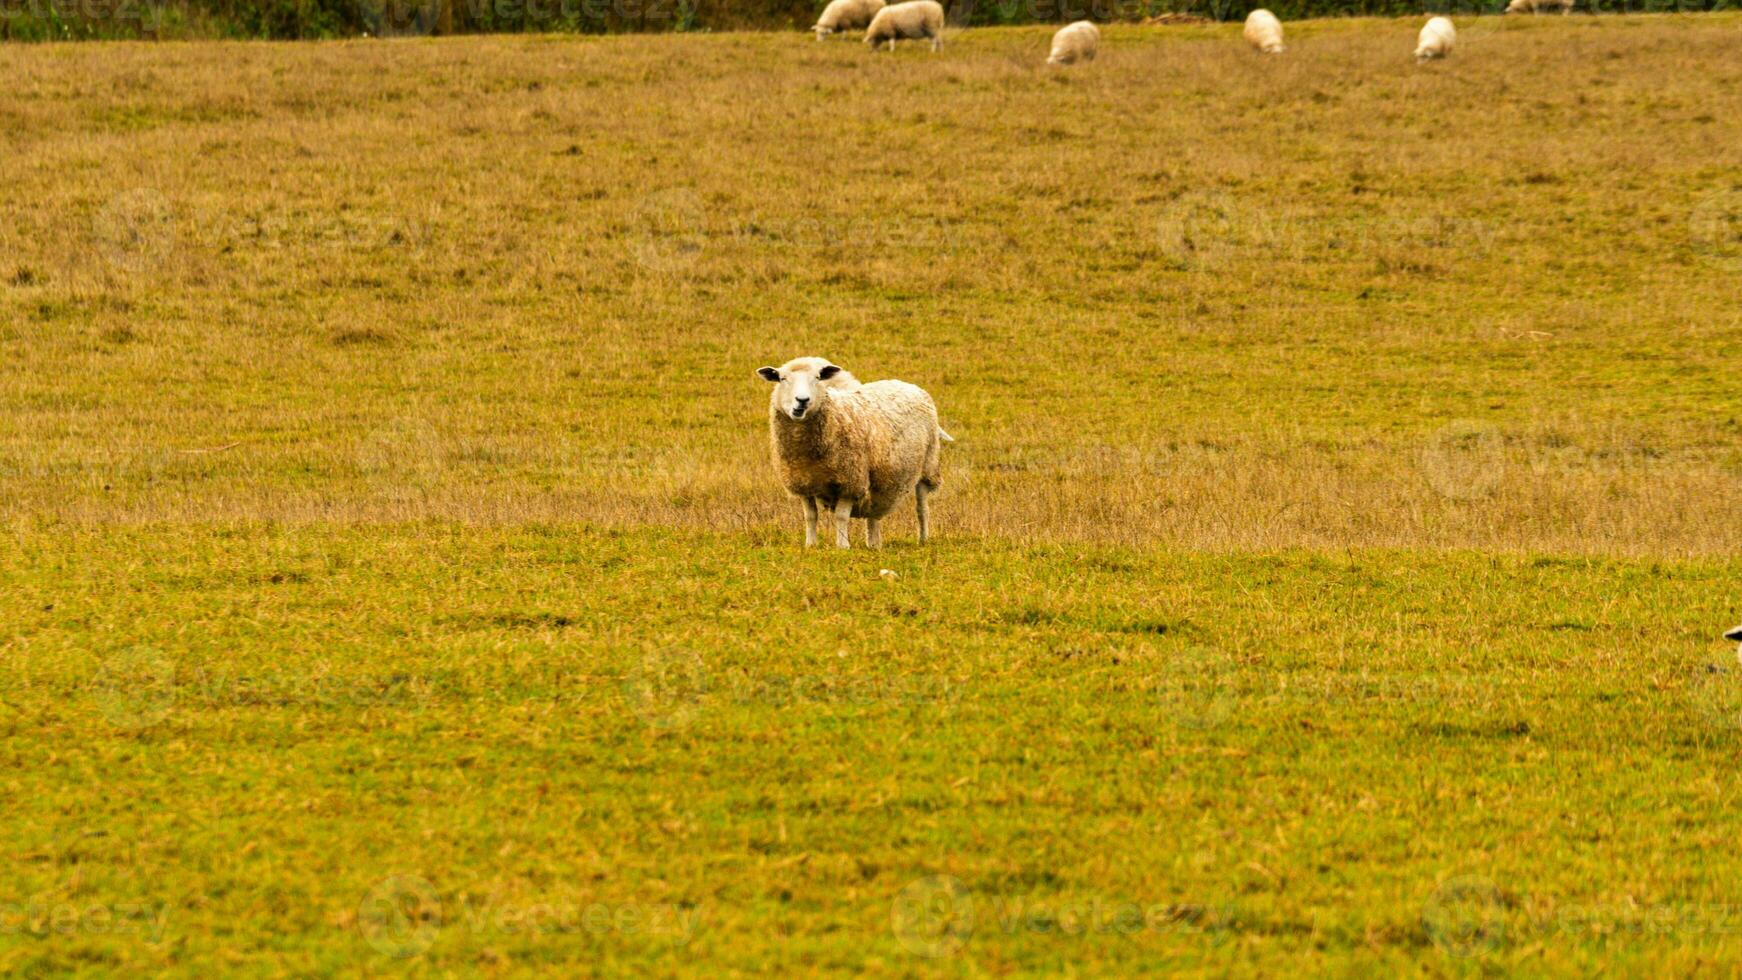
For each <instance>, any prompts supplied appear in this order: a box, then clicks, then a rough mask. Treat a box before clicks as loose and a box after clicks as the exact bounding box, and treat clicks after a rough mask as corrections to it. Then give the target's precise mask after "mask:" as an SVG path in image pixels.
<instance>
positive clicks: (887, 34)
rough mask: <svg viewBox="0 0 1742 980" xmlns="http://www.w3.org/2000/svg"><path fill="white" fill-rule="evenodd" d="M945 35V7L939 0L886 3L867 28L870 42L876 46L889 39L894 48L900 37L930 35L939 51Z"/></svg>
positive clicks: (923, 36) (891, 46)
mask: <svg viewBox="0 0 1742 980" xmlns="http://www.w3.org/2000/svg"><path fill="white" fill-rule="evenodd" d="M943 37H944V8H943V5H941V4H939V3H938V2H937V0H908V2H907V3H898V4H893V5H891V6H888V7H884V8H883V9H882V10H879V11H878V12H877V16H876V17H873V18H872V19H871V26H870V27H868V28H866V29H865V43H866V44H869V45H871V46H872V47H873V48H875V47H877V46H878V45H880V44H882V43H883V42H884V41H888V42H889V49H890V50H891V51H893V50H895V42H896V41H897V40H908V39H915V38H930V39H931V49H932V50H933V51H936V50H937V49H938V48H939V47H941V46H942V45H943Z"/></svg>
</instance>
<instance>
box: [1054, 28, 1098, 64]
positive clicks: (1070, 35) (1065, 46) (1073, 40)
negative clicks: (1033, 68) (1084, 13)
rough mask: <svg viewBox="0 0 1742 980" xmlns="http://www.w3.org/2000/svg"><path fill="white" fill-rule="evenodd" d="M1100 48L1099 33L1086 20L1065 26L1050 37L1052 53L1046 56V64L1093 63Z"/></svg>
mask: <svg viewBox="0 0 1742 980" xmlns="http://www.w3.org/2000/svg"><path fill="white" fill-rule="evenodd" d="M1100 46H1101V32H1100V30H1099V29H1098V28H1096V27H1095V25H1094V24H1091V23H1089V22H1088V21H1086V20H1079V21H1077V22H1076V23H1074V24H1066V25H1065V26H1063V27H1061V28H1059V30H1058V33H1057V34H1054V35H1053V36H1052V53H1051V54H1049V55H1047V57H1046V63H1047V64H1049V65H1070V64H1075V63H1076V62H1078V61H1093V60H1095V51H1096V49H1098V48H1099V47H1100Z"/></svg>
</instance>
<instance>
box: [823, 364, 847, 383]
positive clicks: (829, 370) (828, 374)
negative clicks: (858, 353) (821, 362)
mask: <svg viewBox="0 0 1742 980" xmlns="http://www.w3.org/2000/svg"><path fill="white" fill-rule="evenodd" d="M840 373H841V369H840V368H838V367H836V366H835V365H833V364H831V365H829V366H828V367H826V368H823V369H822V370H821V371H818V372H817V377H818V378H821V379H822V380H824V381H827V380H829V379H830V378H832V377H834V376H835V375H837V374H840Z"/></svg>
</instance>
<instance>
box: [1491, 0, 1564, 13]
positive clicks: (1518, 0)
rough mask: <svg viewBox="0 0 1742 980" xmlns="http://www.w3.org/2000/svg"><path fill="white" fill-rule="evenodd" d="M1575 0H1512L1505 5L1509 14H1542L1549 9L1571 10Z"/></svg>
mask: <svg viewBox="0 0 1742 980" xmlns="http://www.w3.org/2000/svg"><path fill="white" fill-rule="evenodd" d="M1575 2H1576V0H1512V2H1511V3H1509V4H1507V5H1506V12H1507V13H1509V14H1542V13H1547V12H1549V11H1551V10H1559V11H1560V12H1561V13H1563V14H1570V13H1572V12H1573V4H1574V3H1575Z"/></svg>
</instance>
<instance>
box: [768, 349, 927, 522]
mask: <svg viewBox="0 0 1742 980" xmlns="http://www.w3.org/2000/svg"><path fill="white" fill-rule="evenodd" d="M756 373H757V374H758V375H760V376H761V377H762V378H763V379H764V380H767V381H772V382H774V391H773V393H772V394H771V395H770V396H769V399H768V432H769V436H770V439H771V441H772V443H773V447H774V469H775V471H776V472H777V473H779V474H780V478H781V482H783V483H784V484H786V489H787V491H788V492H790V493H791V494H792V495H793V496H795V497H798V498H799V499H800V500H801V501H803V502H804V543H805V546H806V547H811V546H813V545H815V544H816V543H817V509H818V508H819V507H822V508H825V509H827V510H829V511H830V512H832V513H833V514H834V515H835V545H836V546H837V547H841V548H845V547H848V544H847V528H848V524H849V521H850V520H851V519H852V518H855V517H863V518H865V543H866V544H867V545H868V546H870V547H872V548H881V547H882V546H883V532H882V530H881V529H880V528H879V526H878V522H879V521H881V520H882V519H883V518H884V516H886V515H887V514H888V513H889V512H890V511H891V510H893V509H894V508H895V505H896V504H897V503H899V502H900V501H901V498H902V497H903V496H905V495H906V493H907V491H908V490H912V491H913V494H914V506H915V508H916V511H917V513H918V515H919V539H920V540H921V541H924V540H925V539H926V536H927V534H928V533H929V523H928V514H927V511H926V497H927V495H929V494H930V493H931V492H932V491H933V490H936V489H937V488H938V478H939V469H938V449H939V447H940V446H941V445H942V444H943V443H946V442H954V441H955V440H954V439H952V438H950V435H949V433H947V432H945V431H944V430H943V429H941V428H939V427H938V410H937V406H936V405H935V404H933V403H932V400H931V396H930V395H928V394H926V393H925V391H924V390H923V389H920V388H918V387H915V386H914V385H910V384H908V383H907V382H905V381H873V382H872V383H870V384H868V385H862V384H860V383H859V381H858V379H856V378H854V377H853V376H852V375H851V374H848V373H847V372H846V371H844V370H842V369H841V368H840V367H839V366H837V365H835V364H832V363H830V362H829V361H828V360H827V359H825V358H821V357H800V358H796V359H794V360H791V361H788V362H786V363H785V364H783V365H781V366H780V367H778V368H771V367H765V368H759V369H758V370H757V372H756Z"/></svg>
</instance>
